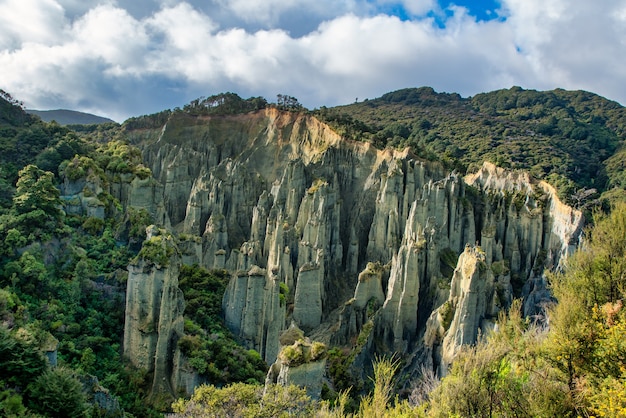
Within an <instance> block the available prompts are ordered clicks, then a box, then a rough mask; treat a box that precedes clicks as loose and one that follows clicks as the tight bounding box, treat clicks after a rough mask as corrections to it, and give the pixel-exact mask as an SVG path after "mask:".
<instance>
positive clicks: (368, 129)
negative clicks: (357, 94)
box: [314, 87, 626, 203]
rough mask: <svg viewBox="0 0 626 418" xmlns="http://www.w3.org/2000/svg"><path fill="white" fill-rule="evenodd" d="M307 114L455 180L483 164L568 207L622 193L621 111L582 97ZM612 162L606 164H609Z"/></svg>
mask: <svg viewBox="0 0 626 418" xmlns="http://www.w3.org/2000/svg"><path fill="white" fill-rule="evenodd" d="M314 114H315V115H316V116H317V117H319V118H320V119H321V120H323V121H326V122H327V123H329V124H330V125H331V126H332V127H333V128H334V129H335V130H337V132H338V133H340V134H341V135H343V136H345V137H347V138H349V139H354V140H359V141H368V142H371V143H373V144H374V145H376V146H377V147H379V148H384V147H394V148H404V147H407V146H408V147H411V149H412V150H413V152H414V153H416V154H417V155H418V156H420V157H422V158H426V159H430V160H438V161H442V162H443V163H445V164H447V165H448V166H449V167H450V168H454V169H457V170H459V171H461V172H462V173H465V172H474V171H476V170H477V169H478V168H479V167H480V165H481V164H482V162H483V161H485V160H487V161H491V162H493V163H495V164H497V165H499V166H501V167H507V168H511V169H524V170H528V171H529V172H530V173H531V174H532V175H533V176H535V177H536V178H540V179H546V180H548V181H549V182H550V183H552V184H553V185H554V186H556V187H557V189H558V190H559V191H560V193H561V195H562V196H563V197H565V198H567V200H568V201H569V202H571V203H575V202H574V201H573V200H571V199H570V196H571V195H573V194H574V193H576V192H578V191H580V190H581V189H582V190H585V189H597V190H598V191H599V192H604V191H606V190H609V189H610V188H612V187H622V183H623V182H622V179H623V178H624V174H623V173H624V170H623V168H624V166H623V161H624V158H621V157H618V156H617V155H615V156H614V157H611V156H612V155H614V153H615V152H616V151H618V152H617V154H619V155H621V154H622V153H623V152H624V151H623V150H622V148H620V145H621V144H622V141H623V138H624V137H625V135H626V111H625V110H624V108H623V107H622V106H620V105H619V104H618V103H615V102H611V101H609V100H606V99H604V98H602V97H600V96H597V95H594V94H592V93H588V92H584V91H565V90H559V89H557V90H553V91H548V92H537V91H534V90H523V89H521V88H519V87H513V88H511V89H509V90H498V91H494V92H491V93H484V94H479V95H476V96H474V97H472V98H468V99H463V98H461V97H460V96H459V95H457V94H447V93H436V92H435V91H434V90H433V89H431V88H428V87H423V88H419V89H404V90H398V91H395V92H391V93H387V94H385V95H383V96H382V97H380V98H378V99H373V100H366V101H364V102H360V103H354V104H351V105H347V106H339V107H336V108H332V109H329V108H324V107H322V108H321V109H319V110H317V111H315V112H314ZM609 157H611V158H609Z"/></svg>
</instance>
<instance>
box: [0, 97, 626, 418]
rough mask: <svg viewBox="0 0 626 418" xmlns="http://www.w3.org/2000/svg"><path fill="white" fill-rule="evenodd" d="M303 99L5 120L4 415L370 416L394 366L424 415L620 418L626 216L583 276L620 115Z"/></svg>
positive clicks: (585, 105)
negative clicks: (114, 120)
mask: <svg viewBox="0 0 626 418" xmlns="http://www.w3.org/2000/svg"><path fill="white" fill-rule="evenodd" d="M280 97H281V102H280V103H278V104H270V103H268V102H267V101H266V100H265V99H263V98H258V97H257V98H250V99H242V98H240V97H239V96H237V95H235V94H233V93H225V94H219V95H215V96H211V97H209V98H201V99H198V100H195V101H193V102H191V103H190V104H188V105H186V106H184V107H183V109H178V108H177V109H175V110H165V111H163V112H160V113H157V114H154V115H146V116H141V117H138V118H132V119H129V120H128V121H126V122H124V124H122V125H121V126H120V125H117V124H103V125H98V126H96V125H89V126H85V127H76V128H75V129H74V130H73V129H70V128H69V127H64V126H61V125H59V124H57V123H46V122H43V121H41V120H39V119H38V118H35V117H32V116H30V115H28V114H27V113H25V112H24V111H23V109H22V108H21V107H20V105H19V103H16V102H14V101H12V100H4V101H3V100H0V110H1V111H2V112H1V113H0V117H2V120H0V143H1V144H2V146H3V149H4V153H3V157H2V158H3V159H2V160H0V165H1V167H2V174H3V176H4V177H3V181H4V183H3V187H4V189H3V191H4V195H3V196H4V199H3V200H1V201H0V205H1V206H2V213H0V242H1V243H3V246H2V250H1V251H0V318H1V320H2V326H0V386H1V387H2V388H3V391H2V392H0V413H4V414H6V415H11V414H13V415H18V416H19V414H22V415H23V414H25V413H27V412H28V413H38V414H40V415H43V416H78V415H84V414H88V415H89V416H94V417H95V416H119V415H121V414H122V410H125V411H126V412H129V413H132V414H133V415H134V416H159V414H160V413H162V412H166V411H171V408H172V407H171V405H172V401H174V400H175V398H176V397H179V396H186V397H188V396H190V395H191V394H193V393H194V391H195V395H194V398H193V399H192V400H191V401H189V402H186V401H182V400H181V401H179V402H177V403H176V405H175V406H174V410H176V411H177V412H179V413H185V412H186V413H189V414H192V415H193V414H194V413H196V414H197V413H200V412H199V411H201V410H202V408H218V412H213V414H214V415H215V416H224V415H225V414H226V412H225V409H219V408H243V406H241V404H240V403H246V402H247V406H246V408H249V409H247V411H249V412H250V411H256V412H250V413H251V414H253V415H254V414H257V415H258V414H261V412H260V410H258V408H278V409H273V410H272V411H273V412H267V411H265V412H267V414H268V416H272V415H277V414H278V413H279V412H277V411H285V410H287V409H289V408H296V409H289V410H290V411H292V412H291V414H292V415H296V416H297V415H298V414H302V413H304V412H302V411H309V412H307V413H310V411H313V410H320V409H321V410H326V411H329V409H328V408H331V406H330V404H325V405H322V404H319V403H316V402H317V401H312V400H311V398H309V396H311V397H313V398H315V399H320V398H321V399H322V400H331V399H334V398H335V397H337V396H340V393H341V392H342V391H345V390H348V389H350V396H351V397H352V400H351V401H350V402H349V405H346V404H345V402H344V406H346V408H352V409H350V410H351V411H358V410H359V406H358V405H359V402H361V401H362V403H361V408H364V409H362V411H361V412H359V413H358V414H359V415H356V416H363V417H366V416H372V414H373V412H372V411H371V410H370V409H367V408H368V406H367V405H368V404H367V402H370V401H371V399H370V401H367V399H368V398H364V400H362V399H361V398H360V396H361V395H365V394H367V393H369V392H370V390H372V385H371V380H370V376H371V375H372V372H373V371H374V370H378V371H380V369H379V368H378V367H377V366H376V363H377V359H381V358H392V359H393V362H394V363H393V365H389V364H387V366H385V367H387V372H388V373H389V371H390V370H391V372H390V373H391V375H393V374H394V373H396V379H397V380H396V383H397V385H396V386H393V393H398V394H400V395H401V396H402V397H403V399H405V401H407V402H404V403H401V404H398V405H397V406H398V408H401V409H402V408H404V413H405V416H406V415H407V414H408V415H409V416H425V414H426V413H427V412H428V413H429V414H430V415H429V416H448V415H450V414H453V413H459V414H461V415H462V416H471V415H472V414H474V415H476V414H478V415H480V414H483V415H484V414H486V412H485V411H490V410H491V409H490V407H491V408H492V409H493V410H494V411H497V412H499V413H501V414H503V415H510V412H511V408H512V409H513V410H515V411H516V413H517V412H519V414H518V415H519V416H537V415H541V416H554V415H555V414H556V415H567V414H570V413H572V414H573V413H574V411H576V413H577V414H583V415H584V414H591V413H592V412H593V413H596V412H597V411H601V410H602V409H601V407H603V405H602V402H600V401H598V399H604V398H601V397H602V396H609V395H610V393H611V392H609V391H608V389H607V387H608V386H606V387H605V386H604V385H605V383H603V380H602V379H604V378H607V379H613V380H610V383H611V385H612V386H615V383H616V382H617V383H618V384H620V385H621V384H623V377H622V376H621V375H620V373H621V372H620V370H621V369H620V367H619V366H620V365H622V366H624V367H626V364H624V361H623V359H624V358H626V356H624V350H623V347H622V346H621V345H619V344H618V343H617V342H618V341H621V340H623V339H622V338H621V337H622V336H623V331H622V329H623V328H624V329H626V328H625V327H623V323H624V322H623V319H622V316H623V314H622V313H621V311H620V308H621V305H619V307H618V306H617V305H615V306H613V305H611V306H610V307H605V306H604V305H606V304H607V303H612V304H616V303H618V302H617V301H618V300H619V299H620V298H621V297H622V296H623V289H624V283H623V274H622V273H620V272H623V268H624V267H623V266H622V264H623V263H622V262H621V261H619V260H621V259H623V251H622V248H621V247H622V246H623V245H622V244H621V243H623V242H626V235H624V234H626V232H625V231H626V230H625V229H624V227H623V225H624V222H623V220H622V219H623V214H624V213H626V210H624V209H623V208H622V207H620V206H617V209H616V210H615V212H614V213H615V215H614V216H615V218H610V221H607V220H606V219H609V218H598V219H597V222H598V223H597V225H598V226H597V229H596V230H594V231H597V232H595V235H594V240H595V241H594V242H595V244H594V245H593V246H590V247H588V249H589V251H588V252H587V253H580V254H582V255H578V256H577V258H574V259H573V260H574V264H571V263H570V262H569V261H568V260H569V257H570V255H571V254H572V252H574V251H575V250H576V247H577V246H578V244H579V243H580V242H581V239H582V236H583V232H584V229H583V228H584V225H585V218H584V212H583V211H581V210H579V208H580V209H585V210H587V211H588V212H589V211H591V210H592V209H597V208H602V209H607V210H608V209H609V207H610V203H611V201H609V200H606V201H600V200H598V197H599V195H600V193H604V197H605V198H607V199H608V198H612V199H615V200H614V201H617V199H616V198H619V196H620V193H623V184H622V183H621V180H620V179H621V176H623V175H624V173H623V168H622V167H621V166H620V164H622V162H623V159H622V154H621V153H622V152H623V151H622V150H623V148H622V146H623V141H624V129H625V128H624V126H625V124H624V120H625V119H624V108H623V107H621V106H620V105H618V104H616V103H614V102H610V101H608V100H605V99H603V98H601V97H599V96H596V95H593V94H591V93H585V92H566V91H563V90H555V91H551V92H534V91H524V90H521V89H519V88H513V89H510V90H503V91H498V92H491V93H485V94H483V95H477V96H475V97H473V98H461V97H460V96H458V95H455V94H442V93H435V92H434V91H433V90H432V89H428V88H421V89H406V90H401V91H398V92H392V93H388V94H386V95H384V96H383V97H381V98H378V99H373V100H368V101H366V102H362V103H355V104H352V105H349V106H341V107H336V108H321V109H318V110H315V111H307V110H305V109H303V108H302V106H300V105H299V104H298V102H297V100H296V99H295V98H292V97H290V96H280ZM489 161H491V162H489ZM32 163H35V165H33V164H32ZM494 163H495V164H494ZM522 168H526V169H528V171H529V172H530V174H529V173H528V172H526V171H522V170H521V169H522ZM542 179H543V180H547V181H548V182H554V183H555V185H556V186H557V187H559V192H557V190H556V189H555V188H554V187H553V186H552V185H551V184H549V183H548V182H545V181H541V180H542ZM591 188H597V192H593V191H591V190H590V189H591ZM560 196H561V197H563V196H564V197H565V198H566V199H567V200H565V201H564V200H562V199H561V198H560ZM567 202H573V203H575V204H576V206H577V208H574V207H572V206H569V205H567V204H566V203H567ZM620 208H621V209H620ZM602 248H605V249H606V251H605V252H603V250H602ZM620 251H622V252H620ZM585 254H586V255H585ZM577 267H579V268H580V269H579V270H576V268H577ZM563 269H566V270H569V269H572V271H573V272H574V273H572V274H574V275H575V277H573V278H572V279H569V278H567V277H569V276H564V275H561V273H556V272H560V271H564V270H563ZM563 274H567V273H563ZM569 281H571V282H572V283H575V286H574V285H572V286H570V287H568V286H567V283H568V282H569ZM555 285H559V286H560V287H552V286H555ZM552 289H556V290H555V291H556V292H560V293H555V294H556V295H557V296H558V297H559V298H563V299H564V300H565V298H569V299H567V300H568V301H573V303H568V304H566V305H561V304H555V299H554V294H552V293H551V291H552ZM576 289H587V290H588V291H585V292H580V290H576ZM577 298H578V299H577ZM580 298H582V299H580ZM559 306H570V307H579V308H580V309H571V310H570V311H567V312H565V313H559V312H560V311H559V312H557V310H558V309H560V308H558V307H559ZM601 306H602V309H601V310H599V309H600V308H599V307H601ZM563 309H565V308H563ZM546 310H549V312H550V313H551V315H553V316H551V319H550V322H551V323H554V324H561V326H562V329H561V331H560V332H561V334H555V335H556V336H551V335H552V334H546V333H547V331H545V330H546V328H545V326H544V325H545V324H546V322H545V315H546ZM555 312H556V313H555ZM607 312H608V313H607ZM611 312H612V313H611ZM605 313H606V315H605ZM516 315H517V316H516ZM559 315H560V316H559ZM603 315H604V316H603ZM507 318H508V319H507ZM559 318H560V319H559ZM572 318H573V319H572ZM584 318H586V319H585V320H584V321H583V319H584ZM576 321H579V322H581V324H583V325H584V328H583V329H576V327H575V325H574V326H572V323H575V322H576ZM611 321H612V322H611ZM495 327H498V328H499V329H502V330H506V332H505V333H503V334H498V335H501V337H490V340H489V342H485V341H484V340H483V336H485V335H490V332H491V330H492V329H494V328H495ZM568 327H570V328H568ZM588 331H589V332H588ZM498 338H499V339H498ZM494 341H496V342H497V343H498V344H499V345H497V346H496V345H488V346H486V345H485V344H495V343H494ZM544 341H545V343H544ZM560 341H567V342H568V344H569V345H568V346H567V347H561V346H559V342H560ZM577 344H578V345H577ZM581 344H582V345H581ZM583 345H584V347H583ZM469 346H474V347H476V348H475V350H474V351H472V349H468V347H469ZM494 347H495V348H494ZM570 347H574V348H573V349H570ZM577 347H579V348H580V347H583V348H584V350H582V351H581V353H582V354H580V355H579V354H577V352H574V353H572V350H574V351H575V350H578V348H577ZM524 350H526V351H524ZM559 350H560V351H559ZM568 350H569V351H568ZM585 350H586V351H585ZM13 353H19V354H18V355H17V356H16V355H15V354H13ZM486 353H487V354H489V356H487V354H486ZM44 354H45V355H46V357H47V358H48V359H49V360H45V358H44V357H43V355H44ZM481 356H482V357H481ZM567 356H569V357H567ZM457 359H461V362H460V363H459V362H458V361H457ZM596 360H597V361H599V362H600V363H598V362H597V361H596ZM568 361H569V363H568ZM51 364H58V365H60V366H61V367H52V366H51ZM382 364H383V366H384V365H385V364H386V363H384V362H383V363H382ZM594 365H596V366H597V367H596V366H594ZM614 365H617V366H614ZM465 366H467V368H466V369H464V368H463V367H465ZM472 367H473V369H472ZM472 370H474V371H472ZM446 374H449V377H446V378H444V379H443V380H442V384H441V386H440V388H442V389H434V388H435V387H436V384H435V383H436V382H438V381H439V380H438V379H439V378H440V377H443V376H445V375H446ZM424 376H426V377H427V376H431V377H432V381H431V382H430V383H432V386H429V389H428V390H425V389H423V390H422V389H419V390H418V387H426V386H428V385H426V384H422V383H420V382H423V379H424ZM434 376H437V377H434ZM391 377H392V376H390V375H388V378H389V381H388V386H387V389H385V390H386V391H387V392H385V393H386V394H387V395H384V396H383V397H382V399H385V400H384V404H383V405H379V406H380V407H382V408H383V409H384V408H386V407H387V406H388V405H387V403H389V405H392V404H393V401H392V400H391V399H392V398H393V396H389V395H390V393H391V392H389V391H391V390H392V386H389V385H391ZM420 379H421V380H420ZM619 379H622V380H619ZM607 381H608V380H607ZM264 382H265V383H266V384H267V385H268V386H267V389H265V390H263V389H262V388H263V386H262V384H263V383H264ZM538 382H542V383H541V384H539V383H538ZM272 383H276V384H277V385H278V386H273V385H272ZM290 383H293V384H296V385H300V386H304V387H306V393H304V392H303V391H298V390H296V389H293V388H285V389H282V387H283V385H288V384H290ZM203 384H209V385H214V386H201V385H203ZM233 384H235V385H234V386H230V385H233ZM420 385H422V386H420ZM463 385H466V386H463ZM468 385H475V386H471V387H470V386H468ZM198 387H200V389H198ZM105 388H106V389H105ZM217 388H222V389H217ZM544 388H545V389H546V391H543V392H542V390H543V389H544ZM379 389H380V388H379ZM420 390H421V391H422V392H420ZM229 391H230V392H229ZM485 391H487V392H485ZM376 393H377V392H376V389H375V388H374V395H373V396H374V399H379V400H380V399H381V398H380V396H379V395H380V393H379V395H376ZM416 393H417V394H419V393H422V395H420V396H422V397H421V398H419V396H417V395H415V394H416ZM589 393H593V394H594V395H593V396H591V395H589ZM409 394H410V396H409ZM464 394H467V395H464ZM413 395H415V396H417V397H414V396H413ZM221 396H226V397H227V398H228V399H230V404H224V403H223V402H222V401H216V402H213V401H211V399H213V400H216V397H217V398H219V397H221ZM346 396H347V395H346ZM377 396H378V397H377ZM385 396H386V397H385ZM463 396H466V398H464V397H463ZM620 396H621V395H620ZM598 397H600V398H598ZM418 398H419V399H421V400H419V399H418ZM609 398H610V396H609ZM281 399H282V401H281ZM415 399H418V400H415ZM620 399H621V398H620ZM408 400H410V401H411V402H412V404H409V403H408ZM424 400H426V401H427V402H426V403H424ZM344 401H346V398H345V397H344ZM509 401H510V402H509ZM277 402H278V403H280V402H283V403H282V404H280V405H278V404H277ZM512 402H515V404H514V405H521V408H522V409H519V408H518V409H519V410H518V409H515V408H516V407H511V405H513V403H512ZM417 404H421V406H419V407H417V408H416V405H417ZM210 405H213V406H210ZM216 405H217V406H216ZM219 405H221V406H219ZM229 405H230V406H229ZM350 405H351V406H350ZM370 406H371V405H370ZM465 406H467V408H468V409H462V408H464V407H465ZM53 408H54V409H53ZM198 408H200V409H198ZM254 408H257V409H254ZM324 408H326V409H324ZM472 408H473V409H472ZM507 408H508V409H507ZM550 408H552V409H550ZM233 410H234V409H233ZM296 410H297V411H300V412H296ZM347 411H348V410H347V409H346V410H345V411H343V412H339V411H337V410H335V412H336V414H335V415H334V416H345V414H344V412H347ZM367 411H370V412H367ZM379 411H380V409H379ZM395 411H396V412H394V414H400V412H399V410H397V409H396V410H395ZM437 411H439V412H437ZM472 411H474V412H472ZM479 411H480V412H479ZM520 411H521V412H520ZM231 412H232V411H231ZM265 412H264V413H265ZM229 413H230V412H229ZM322 416H323V415H322Z"/></svg>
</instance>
